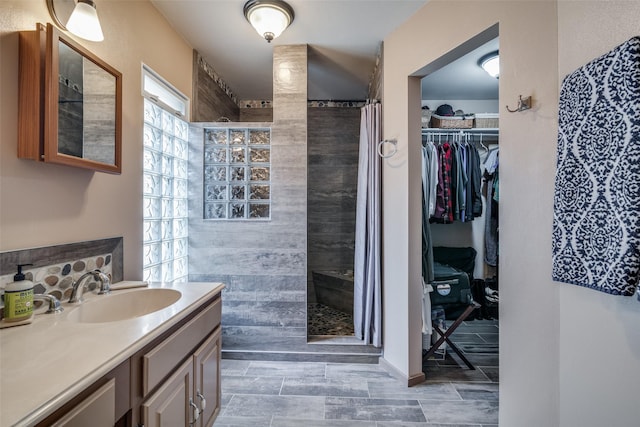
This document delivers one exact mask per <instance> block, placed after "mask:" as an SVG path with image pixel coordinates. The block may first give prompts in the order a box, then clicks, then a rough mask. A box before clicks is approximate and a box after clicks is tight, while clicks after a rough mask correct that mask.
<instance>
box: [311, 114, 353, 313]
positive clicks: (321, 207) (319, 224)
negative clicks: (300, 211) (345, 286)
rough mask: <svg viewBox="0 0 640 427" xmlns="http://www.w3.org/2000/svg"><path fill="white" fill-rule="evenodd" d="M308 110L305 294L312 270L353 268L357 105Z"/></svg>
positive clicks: (313, 296) (312, 293)
mask: <svg viewBox="0 0 640 427" xmlns="http://www.w3.org/2000/svg"><path fill="white" fill-rule="evenodd" d="M319 107H320V108H309V110H308V114H307V116H308V123H309V124H308V126H309V127H308V132H309V135H308V139H309V143H308V149H307V151H308V153H309V158H308V162H309V178H308V188H307V194H308V196H307V197H308V208H309V214H308V224H307V229H308V239H309V245H308V246H309V260H308V265H309V276H308V280H309V287H308V289H309V295H308V301H309V302H315V294H314V291H313V281H312V277H311V272H312V271H314V270H315V271H317V270H353V256H354V245H355V243H354V242H355V221H356V187H357V181H358V147H359V135H360V108H355V107H350V108H344V107H339V108H335V107H330V108H321V106H319Z"/></svg>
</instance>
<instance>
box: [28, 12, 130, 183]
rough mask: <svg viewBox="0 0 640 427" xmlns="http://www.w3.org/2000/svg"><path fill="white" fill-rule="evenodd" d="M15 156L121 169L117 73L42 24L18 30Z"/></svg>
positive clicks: (110, 170) (119, 79)
mask: <svg viewBox="0 0 640 427" xmlns="http://www.w3.org/2000/svg"><path fill="white" fill-rule="evenodd" d="M19 46H20V47H19V50H20V61H19V104H18V157H20V158H23V159H32V160H37V161H44V162H50V163H58V164H63V165H68V166H76V167H80V168H85V169H92V170H95V171H101V172H108V173H114V174H119V173H121V172H122V158H121V157H122V74H121V73H120V72H119V71H117V70H116V69H115V68H113V67H111V66H110V65H109V64H107V63H106V62H104V61H102V60H101V59H100V58H98V57H97V56H96V55H94V54H93V53H91V52H90V51H88V50H87V49H86V48H84V47H83V46H81V45H80V44H78V43H77V42H75V41H74V40H72V39H71V38H68V37H66V36H65V35H63V33H62V32H61V31H59V30H58V29H56V28H55V27H53V25H51V24H47V25H46V27H45V26H44V25H43V24H37V26H36V30H35V31H21V32H20V34H19Z"/></svg>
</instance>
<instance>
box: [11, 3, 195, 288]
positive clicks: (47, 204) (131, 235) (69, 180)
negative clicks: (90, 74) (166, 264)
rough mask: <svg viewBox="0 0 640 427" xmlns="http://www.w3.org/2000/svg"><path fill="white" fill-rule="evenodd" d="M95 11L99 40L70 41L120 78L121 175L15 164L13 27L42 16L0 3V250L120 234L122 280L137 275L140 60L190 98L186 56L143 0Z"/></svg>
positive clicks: (28, 26)
mask: <svg viewBox="0 0 640 427" xmlns="http://www.w3.org/2000/svg"><path fill="white" fill-rule="evenodd" d="M98 10H99V15H100V20H101V23H102V29H103V31H104V34H105V41H103V42H101V43H93V42H88V41H83V40H79V42H80V43H81V44H82V45H83V46H85V47H86V48H88V49H89V50H91V51H92V52H94V53H95V54H96V55H98V56H99V57H100V58H102V59H103V60H105V61H106V62H107V63H109V64H111V65H112V66H114V67H115V68H116V69H118V70H119V71H120V72H121V73H122V74H123V132H122V143H123V147H122V148H123V149H122V157H123V168H122V175H109V174H104V173H93V172H89V171H85V170H80V169H75V168H70V167H66V166H58V165H51V164H43V163H36V162H34V161H30V160H21V159H18V158H17V148H16V147H17V142H16V141H17V123H18V122H17V120H18V117H17V106H18V88H17V84H18V34H17V31H22V30H32V29H34V28H35V24H36V22H42V23H46V22H51V20H50V18H49V15H48V12H47V7H46V4H45V1H44V0H17V1H2V2H0V58H1V59H0V61H1V62H0V88H1V89H0V90H1V93H0V120H1V123H0V251H7V250H14V249H23V248H30V247H37V246H47V245H52V244H60V243H68V242H77V241H84V240H92V239H99V238H105V237H116V236H123V237H124V277H125V278H126V279H140V278H141V277H142V178H141V177H142V172H141V168H142V120H143V113H142V96H141V86H140V84H141V76H140V75H141V64H142V63H143V62H144V63H145V64H147V65H149V66H150V67H151V68H153V69H154V70H155V71H156V72H158V73H159V74H160V75H161V76H163V77H164V78H165V79H167V80H168V81H169V82H170V83H171V84H173V85H174V86H175V87H176V88H177V89H178V90H180V91H182V92H183V93H184V94H187V95H190V94H191V79H192V74H191V64H192V51H191V47H190V46H188V45H187V44H186V43H185V42H184V40H183V39H182V38H181V37H180V36H178V34H177V33H175V32H174V31H173V30H172V29H171V28H170V27H169V25H168V23H167V22H166V20H165V19H164V18H163V17H162V15H160V14H159V13H158V12H157V11H156V9H155V8H154V7H153V6H152V5H151V4H150V3H149V2H148V1H147V0H134V1H126V2H124V1H107V0H103V1H100V2H98ZM167 52H171V54H167Z"/></svg>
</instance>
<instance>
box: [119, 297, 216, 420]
mask: <svg viewBox="0 0 640 427" xmlns="http://www.w3.org/2000/svg"><path fill="white" fill-rule="evenodd" d="M196 313H197V314H195V315H194V316H193V317H191V318H190V319H187V320H186V321H185V322H183V323H182V325H178V326H177V327H176V328H174V329H172V330H171V331H169V332H168V333H167V334H165V335H164V336H162V337H160V338H159V339H158V340H156V341H155V342H153V343H152V344H150V345H148V346H146V347H145V348H144V349H142V350H141V351H140V352H138V353H136V354H135V355H134V356H133V357H132V358H131V394H132V408H133V413H132V415H133V424H132V425H134V426H138V425H140V426H144V427H154V426H160V425H171V426H183V425H184V426H186V427H191V426H193V427H210V426H211V425H213V421H214V420H215V418H216V416H217V414H218V412H219V410H220V357H221V353H220V350H221V349H220V344H221V328H220V318H221V299H220V298H219V296H218V297H217V298H215V299H214V300H213V301H210V302H209V303H208V304H204V305H203V306H202V307H200V308H199V309H197V310H196Z"/></svg>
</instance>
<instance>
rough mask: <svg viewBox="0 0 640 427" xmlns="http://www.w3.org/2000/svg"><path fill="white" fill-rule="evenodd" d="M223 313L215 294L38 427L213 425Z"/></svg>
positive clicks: (218, 392) (217, 409)
mask: <svg viewBox="0 0 640 427" xmlns="http://www.w3.org/2000/svg"><path fill="white" fill-rule="evenodd" d="M221 316H222V300H221V297H220V294H218V295H216V296H215V297H213V298H212V299H210V300H208V301H207V302H205V303H203V304H202V305H200V306H199V307H197V308H195V309H194V311H193V312H192V313H191V314H190V315H189V316H187V318H185V319H183V320H182V321H180V322H179V323H178V324H177V325H175V326H173V327H172V328H171V329H170V330H168V331H167V332H165V333H164V334H162V335H161V336H160V337H158V338H157V339H155V340H154V341H152V342H151V343H150V344H148V345H146V346H145V347H144V348H143V349H142V350H140V351H138V352H137V353H135V354H134V355H133V356H131V357H130V358H127V359H126V360H124V361H123V362H122V363H121V364H120V365H118V366H117V367H116V368H114V369H113V370H112V371H111V372H109V373H108V374H107V375H105V376H103V377H102V378H100V379H99V380H98V381H96V382H95V383H93V384H92V385H91V386H89V387H87V388H86V389H85V390H83V391H82V392H81V393H79V394H78V395H77V396H75V397H74V398H73V399H71V400H70V401H69V402H67V403H66V404H64V405H63V406H62V407H61V408H59V409H58V410H56V411H55V412H54V413H52V414H51V415H49V416H48V417H47V418H46V419H44V420H43V421H41V422H40V423H38V424H37V425H36V427H45V426H46V427H50V426H57V427H86V426H91V427H112V426H116V427H132V426H136V427H138V426H140V427H141V426H144V427H156V426H172V427H182V426H185V427H211V426H212V425H213V422H214V421H215V419H216V416H217V415H218V412H219V411H220V359H221V326H220V321H221Z"/></svg>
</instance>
